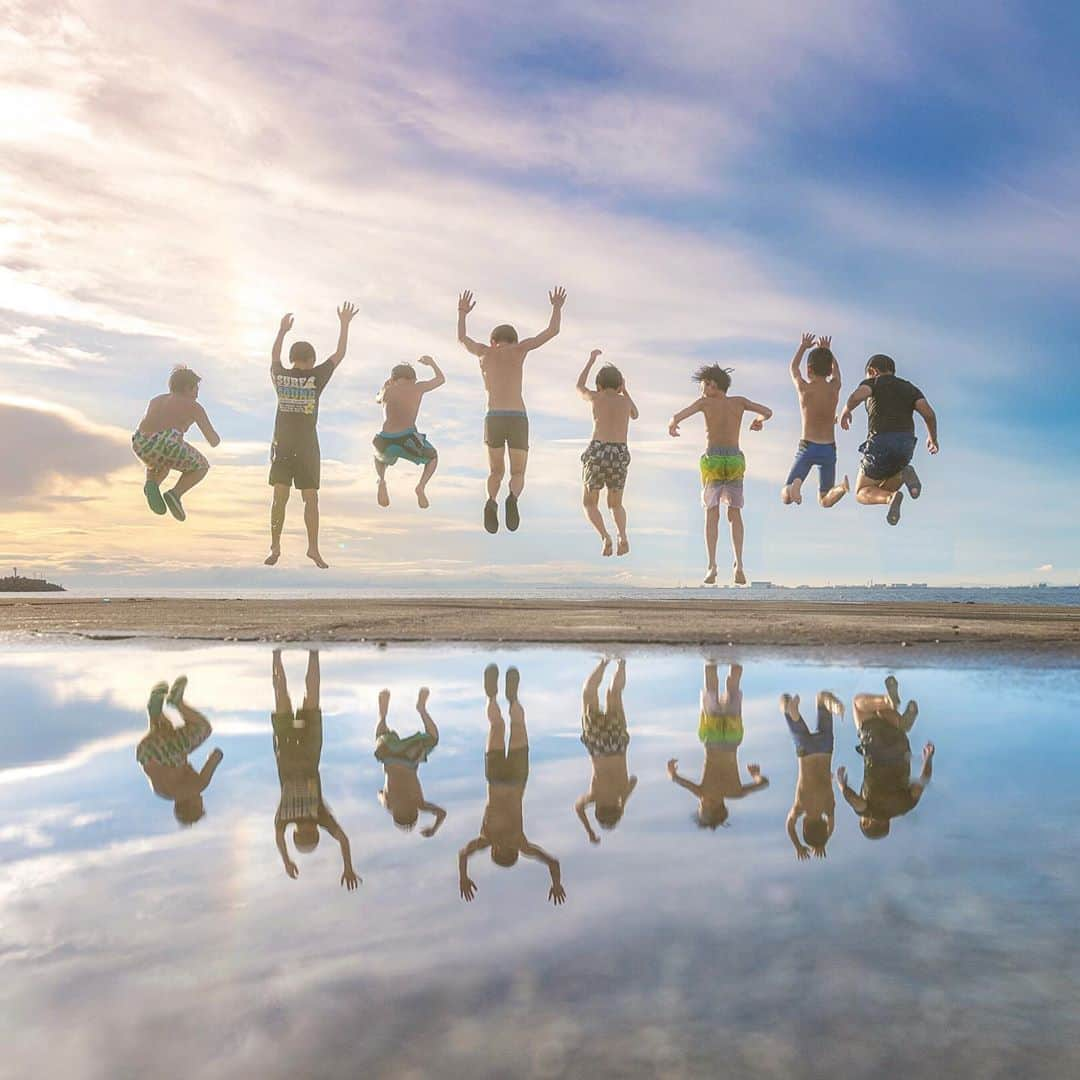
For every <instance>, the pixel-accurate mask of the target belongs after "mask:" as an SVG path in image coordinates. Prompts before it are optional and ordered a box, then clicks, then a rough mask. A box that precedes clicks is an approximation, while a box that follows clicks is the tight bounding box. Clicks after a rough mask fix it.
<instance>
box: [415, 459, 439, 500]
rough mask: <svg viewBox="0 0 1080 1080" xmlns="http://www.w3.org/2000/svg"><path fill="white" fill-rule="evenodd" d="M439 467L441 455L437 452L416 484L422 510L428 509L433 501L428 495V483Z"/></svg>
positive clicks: (417, 498) (417, 497)
mask: <svg viewBox="0 0 1080 1080" xmlns="http://www.w3.org/2000/svg"><path fill="white" fill-rule="evenodd" d="M438 467H439V455H438V454H436V455H435V457H433V458H432V459H431V460H430V461H429V462H428V463H427V464H426V465H425V466H424V471H423V472H422V473H421V474H420V483H419V484H417V485H416V501H417V503H418V504H419V506H420V509H421V510H426V509H427V508H428V507H429V506H430V505H431V503H430V502H428V497H427V485H428V481H429V480H430V479H431V478H432V477H433V476H434V475H435V470H436V469H437V468H438Z"/></svg>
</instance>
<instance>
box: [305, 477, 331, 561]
mask: <svg viewBox="0 0 1080 1080" xmlns="http://www.w3.org/2000/svg"><path fill="white" fill-rule="evenodd" d="M300 497H301V498H302V499H303V500H304V527H305V528H306V529H307V542H308V547H307V557H308V558H309V559H310V560H311V561H312V562H313V563H314V564H315V565H316V566H317V567H318V568H319V569H320V570H326V569H327V568H328V567H327V563H326V562H325V561H324V560H323V557H322V555H320V554H319V493H318V491H316V490H315V489H314V488H305V489H304V490H303V491H301V492H300Z"/></svg>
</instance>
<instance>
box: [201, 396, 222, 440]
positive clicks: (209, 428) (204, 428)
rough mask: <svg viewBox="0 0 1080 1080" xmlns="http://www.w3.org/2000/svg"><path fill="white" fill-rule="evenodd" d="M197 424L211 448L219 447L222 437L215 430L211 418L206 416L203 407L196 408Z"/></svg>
mask: <svg viewBox="0 0 1080 1080" xmlns="http://www.w3.org/2000/svg"><path fill="white" fill-rule="evenodd" d="M195 423H196V424H198V426H199V430H200V431H201V432H202V433H203V438H204V439H205V440H206V441H207V442H208V443H209V444H210V445H211V446H217V445H218V443H220V442H221V436H220V435H219V434H218V433H217V432H216V431H215V430H214V425H213V424H211V423H210V417H209V416H207V415H206V410H205V409H204V408H203V407H202V406H201V405H196V406H195Z"/></svg>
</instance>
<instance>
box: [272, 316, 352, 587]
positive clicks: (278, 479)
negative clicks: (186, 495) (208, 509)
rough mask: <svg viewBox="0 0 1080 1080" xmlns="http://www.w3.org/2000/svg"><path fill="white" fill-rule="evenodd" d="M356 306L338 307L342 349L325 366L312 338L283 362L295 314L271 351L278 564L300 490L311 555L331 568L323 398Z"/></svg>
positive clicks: (291, 350) (274, 544) (287, 318)
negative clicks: (322, 508) (323, 519)
mask: <svg viewBox="0 0 1080 1080" xmlns="http://www.w3.org/2000/svg"><path fill="white" fill-rule="evenodd" d="M356 310H357V309H356V306H355V305H354V304H350V303H348V302H346V303H344V304H342V305H341V307H339V308H338V320H339V322H340V324H341V329H340V332H339V333H338V343H337V348H336V349H335V350H334V352H333V354H332V355H331V356H329V357H327V359H326V360H324V361H323V362H322V363H321V364H316V363H315V350H314V348H312V346H311V344H310V343H309V342H307V341H294V342H293V343H292V345H291V346H290V348H289V363H290V364H292V367H285V365H284V364H282V362H281V346H282V343H283V342H284V340H285V335H286V334H287V333H288V332H289V331H290V330H291V329H292V325H293V317H292V314H291V313H290V314H288V315H284V316H282V319H281V326H280V327H279V328H278V334H277V337H276V338H275V339H274V347H273V349H272V350H271V351H270V379H271V381H272V382H273V384H274V390H275V392H276V393H277V403H278V404H277V417H276V419H275V420H274V442H273V445H272V446H271V447H270V483H271V485H272V486H273V488H274V502H273V506H272V508H271V510H270V554H269V555H268V556H267V557H266V559H265V560H264V561H265V563H266V565H267V566H273V565H274V564H275V563H276V562H277V561H278V559H280V558H281V530H282V528H283V527H284V525H285V506H286V504H287V503H288V501H289V493H290V488H292V487H295V488H297V489H298V490H299V492H300V496H301V498H302V499H303V500H304V525H305V526H306V528H307V538H308V550H307V557H308V558H309V559H310V560H311V561H312V562H313V563H314V564H315V565H316V566H318V567H319V568H320V569H322V570H325V569H326V568H327V564H326V562H324V561H323V557H322V555H321V554H320V553H319V466H320V464H321V460H322V459H321V455H320V451H319V433H318V429H317V425H318V420H319V397H320V395H321V394H322V392H323V389H324V388H325V386H326V384H327V383H328V382H329V381H330V377H331V376H332V375H333V374H334V372H335V371H336V370H337V366H338V364H340V363H341V361H342V360H344V359H345V349H346V346H347V345H348V341H349V323H350V322H352V320H353V316H355V315H356Z"/></svg>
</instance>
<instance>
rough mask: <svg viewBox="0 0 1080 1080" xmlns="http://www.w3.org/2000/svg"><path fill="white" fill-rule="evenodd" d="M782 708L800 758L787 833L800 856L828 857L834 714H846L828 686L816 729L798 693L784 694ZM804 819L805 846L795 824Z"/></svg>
mask: <svg viewBox="0 0 1080 1080" xmlns="http://www.w3.org/2000/svg"><path fill="white" fill-rule="evenodd" d="M780 710H781V712H783V714H784V718H785V719H786V720H787V726H788V730H789V731H790V732H791V737H792V738H793V739H794V740H795V756H796V758H797V759H798V762H799V779H798V782H797V783H796V785H795V801H794V802H793V803H792V804H791V811H790V812H789V813H788V816H787V834H788V837H789V839H790V840H791V843H792V845H793V846H794V848H795V854H796V856H798V858H800V859H809V858H810V852H811V851H813V853H814V854H815V855H816V856H817V857H818V858H819V859H824V858H825V845H826V844H827V843H828V842H829V837H830V836H832V833H833V828H834V827H835V825H836V797H835V796H834V795H833V789H832V753H833V717H834V716H843V715H844V706H843V703H842V702H841V701H840V699H839V698H838V697H837V696H836V695H835V694H833V693H831V692H830V691H828V690H822V691H821V693H820V694H818V696H817V731H814V732H811V731H810V729H809V728H808V727H807V726H806V721H805V720H804V719H803V718H802V714H801V713H800V712H799V695H798V694H796V695H795V696H794V697H792V696H791V695H790V694H784V695H783V696H782V697H781V698H780ZM800 816H802V819H803V840H805V841H806V846H805V847H804V846H803V845H802V844H800V843H799V837H798V836H797V835H796V833H795V826H796V825H797V824H798V821H799V817H800Z"/></svg>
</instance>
